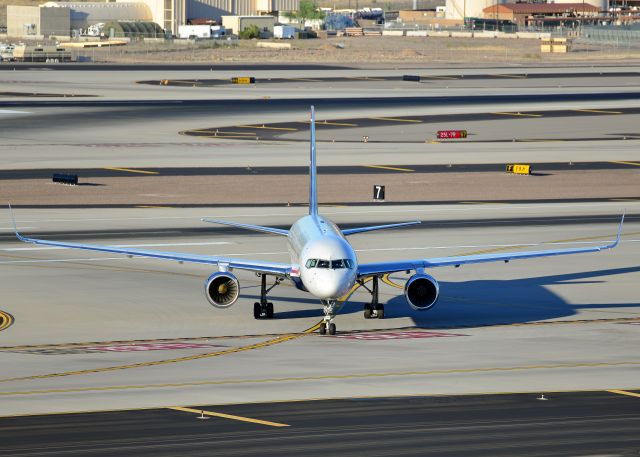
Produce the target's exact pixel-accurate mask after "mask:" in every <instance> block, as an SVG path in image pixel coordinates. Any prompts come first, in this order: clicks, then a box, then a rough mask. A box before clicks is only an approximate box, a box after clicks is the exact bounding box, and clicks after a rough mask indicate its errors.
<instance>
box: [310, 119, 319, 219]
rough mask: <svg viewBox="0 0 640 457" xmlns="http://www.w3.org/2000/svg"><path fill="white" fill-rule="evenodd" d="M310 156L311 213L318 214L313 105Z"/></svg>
mask: <svg viewBox="0 0 640 457" xmlns="http://www.w3.org/2000/svg"><path fill="white" fill-rule="evenodd" d="M310 148H311V150H310V157H309V214H311V215H316V214H318V189H317V174H316V114H315V108H314V107H313V106H311V145H310Z"/></svg>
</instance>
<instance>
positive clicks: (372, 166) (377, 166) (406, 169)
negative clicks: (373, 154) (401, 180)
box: [364, 165, 415, 171]
mask: <svg viewBox="0 0 640 457" xmlns="http://www.w3.org/2000/svg"><path fill="white" fill-rule="evenodd" d="M364 167H366V168H380V169H382V170H393V171H415V170H412V169H411V168H398V167H387V166H386V165H364Z"/></svg>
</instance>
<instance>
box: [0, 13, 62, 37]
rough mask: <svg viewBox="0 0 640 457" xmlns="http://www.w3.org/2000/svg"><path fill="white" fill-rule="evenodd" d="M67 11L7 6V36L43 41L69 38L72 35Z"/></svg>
mask: <svg viewBox="0 0 640 457" xmlns="http://www.w3.org/2000/svg"><path fill="white" fill-rule="evenodd" d="M69 24H70V14H69V10H67V9H64V10H62V9H59V8H44V7H39V6H16V5H7V35H9V36H11V37H24V38H34V39H42V38H45V37H49V36H51V35H55V36H58V37H65V38H68V37H69V34H70V33H71V28H70V26H69Z"/></svg>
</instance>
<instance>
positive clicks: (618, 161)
mask: <svg viewBox="0 0 640 457" xmlns="http://www.w3.org/2000/svg"><path fill="white" fill-rule="evenodd" d="M611 163H621V164H623V165H633V166H635V167H640V163H636V162H623V161H621V160H612V161H611Z"/></svg>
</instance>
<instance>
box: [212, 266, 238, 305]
mask: <svg viewBox="0 0 640 457" xmlns="http://www.w3.org/2000/svg"><path fill="white" fill-rule="evenodd" d="M204 294H205V295H206V296H207V300H209V303H211V304H212V305H213V306H215V307H216V308H228V307H229V306H231V305H233V304H234V303H235V302H236V300H237V299H238V296H239V295H240V283H239V282H238V278H236V277H235V276H234V275H232V274H231V273H229V272H220V271H219V272H217V273H214V274H212V275H211V276H209V279H207V282H206V284H205V286H204Z"/></svg>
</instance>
